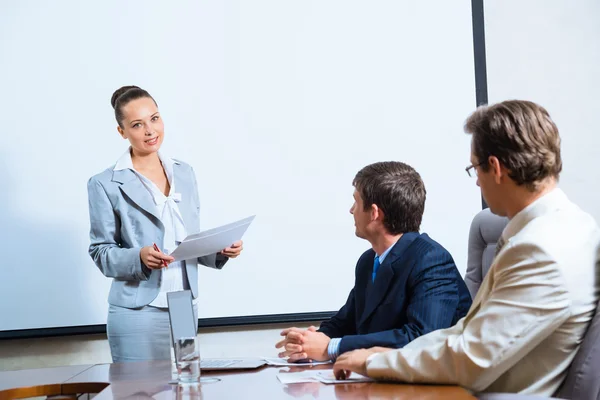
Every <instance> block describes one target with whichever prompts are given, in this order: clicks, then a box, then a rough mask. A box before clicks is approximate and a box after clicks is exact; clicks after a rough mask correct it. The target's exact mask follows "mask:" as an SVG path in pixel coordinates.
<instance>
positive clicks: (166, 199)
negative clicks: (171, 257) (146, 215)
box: [114, 149, 187, 308]
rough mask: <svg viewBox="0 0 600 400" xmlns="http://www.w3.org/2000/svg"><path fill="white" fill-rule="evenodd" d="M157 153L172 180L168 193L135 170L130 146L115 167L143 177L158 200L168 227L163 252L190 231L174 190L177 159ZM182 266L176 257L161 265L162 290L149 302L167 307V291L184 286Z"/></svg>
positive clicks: (170, 249) (166, 251) (171, 247)
mask: <svg viewBox="0 0 600 400" xmlns="http://www.w3.org/2000/svg"><path fill="white" fill-rule="evenodd" d="M158 157H159V158H160V161H161V163H162V166H163V168H164V170H165V173H166V175H167V179H168V181H169V186H170V187H171V189H170V191H169V195H168V196H165V195H164V193H163V192H162V191H161V190H160V189H159V188H158V186H156V184H155V183H154V182H152V181H151V180H150V179H148V178H146V177H145V176H144V175H142V174H140V173H139V172H138V171H136V170H135V168H134V167H133V162H132V161H131V153H130V149H128V150H127V151H126V152H125V153H124V154H123V155H122V156H121V158H119V160H118V161H117V163H116V165H115V167H114V170H115V171H118V170H121V169H131V170H132V171H133V172H134V173H135V174H136V176H137V177H138V178H139V179H140V181H141V182H142V184H143V185H144V187H145V188H146V189H148V192H149V194H150V195H151V196H152V199H153V200H154V204H156V212H157V215H158V216H159V217H160V222H162V224H163V226H164V228H165V237H164V241H163V242H164V243H163V245H164V248H162V249H160V250H161V251H162V252H163V253H165V254H168V253H170V252H171V251H173V250H174V249H175V248H176V247H177V246H178V245H179V243H181V242H182V241H183V240H184V239H185V237H186V236H187V232H186V229H185V225H184V223H183V217H182V216H181V213H180V212H179V207H178V206H177V202H179V201H180V200H181V199H180V197H181V195H180V194H179V193H177V192H176V190H175V180H174V179H173V163H174V161H173V160H172V159H171V158H168V157H165V156H163V155H162V154H161V153H160V152H159V153H158ZM148 245H149V246H152V243H148ZM182 268H183V263H182V262H181V261H176V262H172V263H171V264H169V266H168V268H162V269H161V278H160V292H159V294H158V296H157V297H156V298H155V299H154V300H153V301H152V302H151V303H150V304H149V305H150V306H153V307H159V308H167V307H168V304H167V293H168V292H175V291H179V290H183V289H184V285H183V269H182Z"/></svg>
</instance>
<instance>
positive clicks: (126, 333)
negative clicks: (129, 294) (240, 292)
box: [106, 304, 198, 362]
mask: <svg viewBox="0 0 600 400" xmlns="http://www.w3.org/2000/svg"><path fill="white" fill-rule="evenodd" d="M194 318H195V320H196V321H197V320H198V309H197V307H196V306H194ZM106 333H107V335H108V344H109V346H110V353H111V355H112V359H113V362H131V361H147V360H170V359H171V347H172V345H171V328H170V324H169V312H168V311H167V309H166V308H156V307H150V306H146V307H142V308H135V309H132V308H124V307H118V306H114V305H112V304H111V305H110V306H109V308H108V319H107V322H106Z"/></svg>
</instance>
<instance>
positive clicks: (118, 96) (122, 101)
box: [110, 86, 158, 128]
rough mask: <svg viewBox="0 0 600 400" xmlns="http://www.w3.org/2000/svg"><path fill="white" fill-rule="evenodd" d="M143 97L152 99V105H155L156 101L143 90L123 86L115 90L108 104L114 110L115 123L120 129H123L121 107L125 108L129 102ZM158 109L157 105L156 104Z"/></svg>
mask: <svg viewBox="0 0 600 400" xmlns="http://www.w3.org/2000/svg"><path fill="white" fill-rule="evenodd" d="M143 97H147V98H149V99H152V101H153V102H154V104H156V100H154V98H153V97H152V96H150V93H148V92H147V91H145V90H144V89H142V88H140V87H137V86H123V87H120V88H118V89H117V90H115V92H114V93H113V95H112V97H111V98H110V104H111V105H112V107H113V108H114V109H115V118H116V119H117V123H118V124H119V126H120V127H121V128H122V127H123V119H124V117H123V107H125V106H126V105H127V104H128V103H129V102H130V101H133V100H137V99H141V98H143ZM156 106H157V107H158V104H156Z"/></svg>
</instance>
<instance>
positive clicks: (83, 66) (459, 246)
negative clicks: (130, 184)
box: [0, 0, 481, 331]
mask: <svg viewBox="0 0 600 400" xmlns="http://www.w3.org/2000/svg"><path fill="white" fill-rule="evenodd" d="M471 18H472V16H471V1H469V0H460V1H458V0H457V1H452V2H449V1H446V0H429V1H419V2H417V1H408V0H403V1H398V0H381V1H348V0H344V1H341V0H331V1H322V0H311V1H280V0H253V1H191V0H190V1H172V2H166V1H115V0H111V1H94V2H81V1H74V0H65V1H57V2H46V1H41V0H35V1H18V2H17V1H12V2H4V3H3V5H2V10H1V12H0V87H1V91H2V96H0V107H1V109H2V112H1V113H0V127H1V129H2V146H0V162H1V163H2V167H3V171H4V173H3V174H1V175H0V177H1V178H0V179H1V184H2V189H3V194H2V196H0V224H1V226H2V229H1V230H0V232H1V233H0V235H1V237H0V246H1V254H2V261H0V264H1V271H2V279H0V296H1V299H0V310H1V312H0V315H1V318H0V331H18V330H24V329H43V328H60V327H78V326H87V325H101V324H105V323H106V313H107V308H108V304H107V297H108V289H109V286H110V279H108V278H106V277H104V276H103V275H102V274H101V273H100V271H99V270H98V269H97V268H96V266H95V265H94V263H93V262H92V260H91V259H90V257H89V256H88V245H89V217H88V199H87V186H86V185H87V181H88V179H89V178H90V177H91V176H92V175H94V174H96V173H98V172H101V171H102V170H104V169H105V168H108V167H110V166H112V165H114V163H115V162H116V160H117V159H118V158H119V156H120V155H121V154H122V153H123V152H124V151H125V150H126V149H127V142H126V141H125V140H123V139H122V138H121V137H120V136H119V135H118V133H117V131H116V122H115V120H114V115H113V110H112V108H111V106H110V97H111V95H112V93H113V91H114V90H115V89H117V88H118V87H120V86H122V85H131V84H134V85H138V86H141V87H142V88H145V89H147V90H148V91H149V92H150V93H151V94H152V95H153V96H154V97H155V99H156V101H157V102H158V105H159V108H160V110H161V112H162V117H163V120H164V122H165V143H164V146H163V151H164V152H165V153H166V154H167V155H169V156H172V157H175V158H178V159H181V160H183V161H186V162H188V163H189V164H191V165H192V166H193V168H194V169H195V171H196V174H197V179H198V184H199V187H200V197H201V202H202V208H201V219H202V229H208V228H212V227H216V226H218V225H220V224H224V223H228V222H231V221H234V220H236V219H239V218H243V217H246V216H248V215H252V214H256V219H255V220H254V222H253V224H252V225H251V226H250V228H249V229H248V231H247V233H246V235H245V237H244V240H245V250H244V252H243V254H242V256H241V257H239V258H238V259H236V260H232V261H230V262H229V263H228V264H227V265H226V267H225V268H224V269H223V270H221V271H216V270H210V269H207V268H202V270H201V271H200V278H199V279H200V282H199V284H200V299H199V317H200V318H201V319H204V318H216V317H244V316H268V315H275V314H301V313H316V312H325V311H334V310H337V309H338V308H339V307H340V306H341V305H342V304H343V303H344V302H345V300H346V297H347V295H348V291H349V290H350V289H351V288H352V285H353V281H354V268H355V265H356V261H357V259H358V257H359V256H360V254H362V252H363V251H365V250H366V249H368V248H369V244H368V243H367V242H365V241H363V240H360V239H358V238H356V237H355V235H354V222H353V219H352V216H351V215H350V214H349V208H350V206H351V204H352V192H353V187H352V179H353V177H354V175H355V174H356V172H357V171H358V170H359V169H360V168H362V167H363V166H365V165H367V164H369V163H372V162H376V161H384V160H399V161H404V162H406V163H409V164H411V165H412V166H414V167H415V168H416V169H417V171H419V172H420V174H421V175H422V177H423V179H424V181H425V184H426V188H427V203H426V210H425V216H424V220H423V224H422V231H423V232H427V233H428V234H429V235H430V236H431V237H432V238H434V239H435V240H437V241H439V242H440V243H441V244H443V245H444V246H445V247H446V248H447V249H448V250H449V251H450V252H451V253H452V255H453V256H454V259H455V261H456V263H457V266H458V268H459V270H460V271H461V273H463V274H464V271H465V268H466V254H467V236H468V231H469V225H470V222H471V219H472V218H473V216H474V215H475V214H476V213H477V212H478V211H479V210H480V209H481V198H480V194H479V190H478V188H477V186H476V185H475V180H474V179H470V178H468V176H467V175H466V174H465V171H464V168H465V167H466V166H467V165H468V163H469V150H470V147H469V144H470V138H469V136H468V135H466V134H464V133H463V123H464V120H465V119H466V117H467V116H468V115H469V113H470V112H472V111H473V109H474V108H475V105H476V101H475V78H474V74H475V72H474V56H473V33H472V19H471Z"/></svg>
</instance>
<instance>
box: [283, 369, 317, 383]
mask: <svg viewBox="0 0 600 400" xmlns="http://www.w3.org/2000/svg"><path fill="white" fill-rule="evenodd" d="M308 372H314V371H304V372H290V373H287V374H286V373H282V372H280V373H278V374H277V379H279V382H281V383H283V384H288V383H306V382H319V381H318V380H317V379H316V377H315V375H314V374H309V373H308Z"/></svg>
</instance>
